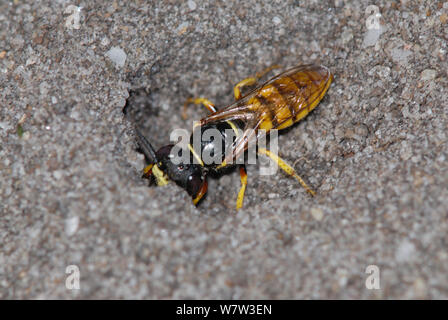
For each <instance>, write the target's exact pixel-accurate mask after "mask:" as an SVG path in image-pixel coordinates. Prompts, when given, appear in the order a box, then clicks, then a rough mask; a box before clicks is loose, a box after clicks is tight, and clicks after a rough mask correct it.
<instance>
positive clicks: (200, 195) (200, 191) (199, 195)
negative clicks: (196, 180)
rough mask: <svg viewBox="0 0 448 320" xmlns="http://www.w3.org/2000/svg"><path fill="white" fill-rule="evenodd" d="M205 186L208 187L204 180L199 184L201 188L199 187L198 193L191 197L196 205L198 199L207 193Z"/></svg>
mask: <svg viewBox="0 0 448 320" xmlns="http://www.w3.org/2000/svg"><path fill="white" fill-rule="evenodd" d="M207 188H208V184H207V180H205V181H204V183H203V184H202V186H201V189H199V192H198V194H197V195H196V197H195V198H193V204H194V205H197V204H198V202H199V200H201V199H202V197H203V196H204V195H205V194H206V193H207Z"/></svg>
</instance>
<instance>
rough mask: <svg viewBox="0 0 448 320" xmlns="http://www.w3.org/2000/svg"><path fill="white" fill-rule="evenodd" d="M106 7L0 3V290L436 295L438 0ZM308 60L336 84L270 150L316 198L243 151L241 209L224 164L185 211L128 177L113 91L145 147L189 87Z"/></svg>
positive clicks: (162, 139)
mask: <svg viewBox="0 0 448 320" xmlns="http://www.w3.org/2000/svg"><path fill="white" fill-rule="evenodd" d="M151 2H152V3H153V4H150V3H151ZM102 3H103V4H101V1H79V2H74V3H71V2H69V1H65V0H60V1H1V2H0V105H1V106H0V141H1V144H0V298H2V299H12V298H18V299H23V298H32V299H35V298H37V299H47V298H57V299H72V298H84V299H92V298H95V299H96V298H137V299H155V298H165V299H172V298H193V299H195V298H218V299H221V298H225V299H239V298H249V299H252V298H267V299H270V298H273V299H291V298H292V299H297V298H299V299H300V298H312V299H315V298H336V299H341V298H342V299H347V298H360V299H378V298H399V299H407V298H431V299H441V298H445V299H446V298H448V277H447V273H448V253H447V245H448V235H447V234H448V233H447V231H448V221H447V218H448V213H447V212H448V209H447V208H448V188H447V186H448V171H447V168H448V165H447V157H448V146H447V127H448V121H447V114H448V107H447V101H448V85H447V84H448V80H447V70H448V64H447V58H448V56H447V55H448V54H447V50H448V46H447V42H448V2H443V1H429V0H428V1H404V0H402V1H401V2H400V1H396V2H390V1H375V2H374V1H360V2H358V1H342V0H337V1H255V0H251V1H225V2H224V1H213V4H212V3H210V4H204V3H202V1H198V0H194V1H192V0H190V1H175V0H166V1H148V2H146V1H114V2H112V1H103V2H102ZM154 3H157V4H154ZM372 4H375V5H377V6H378V8H379V14H378V15H375V11H369V12H367V13H366V8H367V7H368V6H369V5H372ZM70 5H77V6H79V7H82V8H81V9H79V10H77V9H76V7H70ZM311 62H314V63H320V64H323V65H326V66H328V67H329V68H331V70H332V71H333V73H334V75H335V80H334V83H333V84H332V86H331V88H330V90H329V91H328V94H327V95H326V97H325V98H324V100H323V101H322V102H321V103H320V105H319V106H318V107H317V108H316V109H315V110H314V111H313V112H312V113H311V114H310V115H309V116H308V117H307V118H306V119H305V120H304V121H302V122H300V123H299V124H297V125H295V126H294V127H292V128H291V129H289V130H286V132H284V133H283V134H281V135H280V137H279V146H280V155H281V156H282V157H283V158H284V159H285V160H286V161H288V162H289V163H291V164H293V163H294V167H295V169H296V170H297V171H298V172H299V173H300V174H301V175H302V177H303V178H304V179H305V180H306V181H308V182H309V183H310V185H312V186H313V187H314V188H315V189H316V190H317V192H318V195H317V196H316V197H314V198H311V197H309V196H308V195H307V194H306V192H305V191H304V189H303V188H301V187H300V186H299V185H298V184H297V183H296V181H294V180H293V179H291V178H289V177H287V176H286V175H284V174H282V173H281V172H279V173H278V174H276V175H274V176H260V174H259V170H258V167H257V166H256V165H254V166H249V168H248V175H249V185H248V189H247V197H246V199H245V204H244V208H243V209H242V210H240V211H239V212H238V213H237V212H236V211H235V210H234V205H235V200H236V194H237V192H238V189H239V185H240V182H239V176H238V174H237V172H232V173H229V174H227V175H224V176H222V177H221V178H219V179H211V181H210V183H209V193H208V196H207V198H206V199H205V200H204V201H203V203H201V205H200V206H199V207H198V208H196V207H194V206H193V205H192V203H191V199H190V198H189V197H188V195H187V194H186V192H185V191H184V190H182V189H180V188H179V187H177V186H176V185H175V184H169V185H168V186H166V187H159V188H156V187H152V186H151V187H150V186H148V182H147V181H144V180H142V179H141V170H142V168H143V167H144V164H145V163H144V158H143V155H142V154H140V153H139V152H137V146H136V143H135V137H134V133H133V130H132V122H131V121H130V120H129V117H127V116H125V115H124V114H123V107H124V106H125V103H126V99H127V98H128V96H129V92H131V91H132V90H136V89H140V88H143V89H144V90H141V92H143V96H142V97H140V99H137V100H132V99H131V100H132V101H133V102H132V104H131V105H130V107H129V113H128V114H132V117H133V118H134V119H135V121H136V123H137V124H138V125H139V126H140V128H141V129H142V131H143V132H144V133H145V134H146V135H147V136H148V137H151V139H152V141H153V142H154V144H155V145H156V146H161V145H162V144H164V143H168V141H169V134H170V132H171V130H173V129H175V128H186V129H189V128H191V120H193V119H200V118H201V117H203V116H204V115H205V113H206V111H205V110H203V109H202V108H199V107H198V108H195V107H191V108H190V109H189V110H188V116H189V117H190V118H191V119H190V120H188V121H185V120H183V118H182V117H181V115H180V110H181V106H182V104H183V102H184V101H185V99H186V98H188V97H190V96H205V97H208V98H209V99H211V100H212V101H214V102H216V105H217V106H218V107H223V106H225V105H227V104H229V103H231V102H232V101H233V95H232V88H233V85H235V84H236V83H237V82H238V81H239V80H241V79H243V78H245V77H248V76H250V75H253V74H255V73H256V72H257V71H260V70H261V69H263V68H265V67H267V66H269V65H272V64H281V65H283V66H285V67H291V66H295V65H298V64H301V63H311ZM69 265H75V266H77V267H78V269H79V272H80V289H79V290H70V289H67V287H66V282H67V281H66V280H67V277H68V276H70V275H71V274H66V268H67V266H69ZM369 265H374V266H377V267H378V269H377V271H379V278H377V279H379V284H380V289H372V288H371V287H370V289H369V288H367V287H366V279H367V278H368V276H369V274H367V273H366V268H367V266H369ZM376 275H377V273H376V272H374V273H373V274H372V276H376ZM69 280H73V279H72V278H69ZM74 283H75V282H72V281H69V284H74ZM369 283H370V282H369Z"/></svg>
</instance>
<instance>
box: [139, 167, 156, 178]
mask: <svg viewBox="0 0 448 320" xmlns="http://www.w3.org/2000/svg"><path fill="white" fill-rule="evenodd" d="M153 166H154V164H150V165H148V166H147V167H145V169H143V175H142V178H146V179H149V177H150V176H151V174H152V167H153Z"/></svg>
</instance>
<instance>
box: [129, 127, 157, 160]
mask: <svg viewBox="0 0 448 320" xmlns="http://www.w3.org/2000/svg"><path fill="white" fill-rule="evenodd" d="M135 133H136V136H137V142H138V144H139V146H140V148H141V149H142V151H143V154H144V155H145V156H146V158H148V160H149V162H151V163H157V162H158V161H157V157H156V151H155V150H154V148H153V146H152V145H151V143H149V141H148V140H147V139H146V138H145V136H144V135H143V134H142V133H141V132H140V130H139V129H138V128H137V127H135Z"/></svg>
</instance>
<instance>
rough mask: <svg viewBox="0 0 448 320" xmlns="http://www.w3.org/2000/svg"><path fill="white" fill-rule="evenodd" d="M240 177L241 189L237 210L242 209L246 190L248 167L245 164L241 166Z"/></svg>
mask: <svg viewBox="0 0 448 320" xmlns="http://www.w3.org/2000/svg"><path fill="white" fill-rule="evenodd" d="M240 177H241V189H240V191H239V192H238V198H237V200H236V210H239V209H241V207H242V206H243V201H244V192H245V191H246V186H247V172H246V167H245V166H244V165H243V166H241V167H240Z"/></svg>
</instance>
